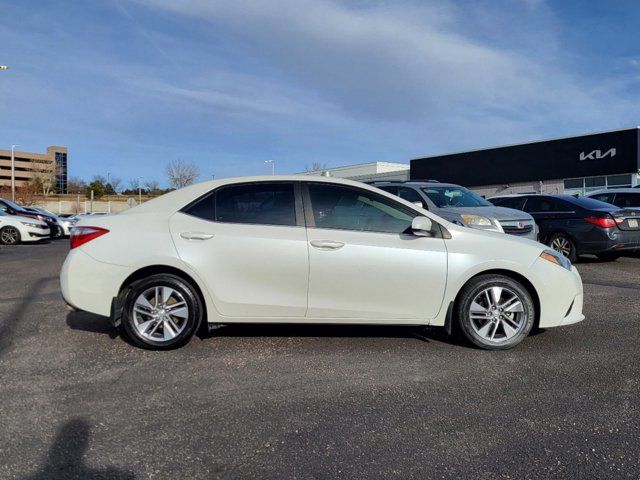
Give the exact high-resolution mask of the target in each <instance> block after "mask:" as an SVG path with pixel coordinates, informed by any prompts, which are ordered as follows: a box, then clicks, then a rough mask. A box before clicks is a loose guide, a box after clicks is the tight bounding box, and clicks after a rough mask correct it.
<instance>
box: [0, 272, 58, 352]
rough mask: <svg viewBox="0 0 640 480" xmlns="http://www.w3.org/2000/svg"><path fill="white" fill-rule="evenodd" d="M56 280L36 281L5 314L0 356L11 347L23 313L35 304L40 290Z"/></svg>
mask: <svg viewBox="0 0 640 480" xmlns="http://www.w3.org/2000/svg"><path fill="white" fill-rule="evenodd" d="M55 280H57V277H46V278H40V279H38V280H36V281H35V282H34V283H33V284H32V285H31V286H30V288H29V290H28V291H27V292H26V293H25V295H24V296H23V297H21V298H19V301H18V303H17V304H16V306H15V308H14V309H12V310H11V311H10V312H9V313H7V315H6V317H5V320H4V323H2V325H0V355H1V354H2V353H3V352H4V350H5V349H6V348H8V347H9V346H10V345H11V342H12V341H13V340H14V335H15V333H16V329H17V327H18V325H20V324H21V323H23V321H24V317H25V312H27V311H28V309H29V306H30V305H32V304H33V303H34V302H37V301H38V299H39V297H40V294H41V291H42V289H43V288H44V286H45V285H46V284H47V283H48V282H52V281H55Z"/></svg>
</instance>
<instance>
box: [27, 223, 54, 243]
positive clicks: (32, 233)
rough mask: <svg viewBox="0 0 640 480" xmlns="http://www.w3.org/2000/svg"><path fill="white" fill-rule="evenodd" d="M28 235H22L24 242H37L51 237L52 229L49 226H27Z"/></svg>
mask: <svg viewBox="0 0 640 480" xmlns="http://www.w3.org/2000/svg"><path fill="white" fill-rule="evenodd" d="M25 231H26V235H22V241H23V242H37V241H38V240H42V239H45V238H49V235H50V234H51V231H50V230H49V229H48V228H34V227H26V228H25Z"/></svg>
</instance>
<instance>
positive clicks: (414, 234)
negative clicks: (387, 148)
mask: <svg viewBox="0 0 640 480" xmlns="http://www.w3.org/2000/svg"><path fill="white" fill-rule="evenodd" d="M60 279H61V284H62V292H63V295H64V298H65V299H66V301H67V303H68V304H69V305H70V306H72V307H73V308H76V309H80V310H86V311H89V312H93V313H96V314H99V315H104V316H109V317H110V318H111V320H112V322H113V323H114V324H115V325H117V326H121V328H122V330H123V331H124V332H125V334H126V335H128V336H129V337H130V338H131V340H132V341H133V342H134V343H136V344H137V345H139V346H141V347H145V348H155V349H168V348H175V347H178V346H181V345H183V344H185V343H186V342H187V341H188V340H189V339H190V338H191V336H192V335H193V334H194V332H195V331H196V330H197V329H198V327H199V325H200V324H201V322H203V321H205V322H208V323H209V325H213V324H220V323H222V324H230V323H331V324H393V325H433V326H443V327H445V328H446V329H447V331H449V332H451V330H452V329H454V328H459V329H460V331H461V332H462V333H463V334H464V335H465V336H466V337H467V338H468V340H469V341H470V342H472V343H473V344H475V345H476V346H478V347H481V348H486V349H506V348H511V347H513V346H515V345H516V344H518V343H519V342H521V341H522V340H523V339H524V338H525V337H526V336H527V335H528V333H529V332H530V331H531V328H532V327H533V326H536V325H537V326H539V327H542V328H546V327H556V326H561V325H569V324H572V323H576V322H579V321H581V320H583V319H584V316H583V315H582V303H583V293H582V281H581V280H580V276H579V274H578V272H577V270H576V269H575V267H573V266H572V265H571V263H570V262H569V261H568V260H567V259H566V258H564V257H563V256H561V255H560V254H558V253H556V252H555V251H553V250H549V249H548V248H547V247H546V246H545V245H542V244H540V243H537V242H534V241H531V240H526V239H522V238H516V237H513V236H511V235H501V234H497V233H492V232H483V231H479V230H474V229H470V228H465V227H461V226H457V225H454V224H452V223H450V222H448V221H446V220H444V219H442V218H440V217H438V216H436V215H434V214H432V213H430V212H429V211H427V210H423V209H421V208H419V207H417V206H416V205H414V204H412V203H410V202H407V201H405V200H402V199H400V198H398V197H396V196H394V195H391V194H388V193H386V192H383V191H381V190H378V189H376V188H374V187H371V186H368V185H364V184H362V183H358V182H352V181H348V180H338V179H332V178H324V177H312V178H302V177H300V176H282V177H253V178H238V179H228V180H216V181H209V182H204V183H200V184H197V185H192V186H190V187H187V188H183V189H181V190H177V191H174V192H171V193H168V194H166V195H163V196H161V197H159V198H157V199H155V200H152V201H149V202H147V203H143V204H141V205H139V206H137V207H135V208H132V209H131V210H128V211H125V212H122V213H120V214H119V215H115V216H105V217H92V218H83V219H82V220H80V221H79V222H78V224H77V225H76V227H75V228H74V229H73V230H72V234H71V251H70V252H69V255H68V256H67V259H66V261H65V263H64V265H63V267H62V272H61V274H60Z"/></svg>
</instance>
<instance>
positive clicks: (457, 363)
mask: <svg viewBox="0 0 640 480" xmlns="http://www.w3.org/2000/svg"><path fill="white" fill-rule="evenodd" d="M67 249H68V246H67V242H66V241H58V242H53V243H50V244H42V245H21V246H17V247H1V248H0V261H1V263H0V265H1V267H0V268H1V275H0V291H1V292H2V295H0V380H1V383H0V385H1V387H0V478H3V479H14V478H15V479H27V478H28V479H58V478H82V479H89V478H91V479H93V478H109V479H133V478H136V479H144V478H159V479H169V478H170V479H175V478H189V479H195V478H207V479H213V478H260V479H270V478H273V479H276V478H277V479H283V478H301V479H306V478H421V479H424V478H477V479H481V478H487V479H488V478H520V479H521V478H551V477H553V478H599V479H602V478H638V477H639V476H640V454H639V453H638V452H639V450H640V434H639V433H638V432H639V431H640V415H639V412H638V407H639V403H640V402H639V401H638V394H639V393H640V388H639V378H640V358H639V357H640V356H639V351H640V348H639V347H638V342H639V340H640V327H639V320H640V296H639V293H640V275H639V273H640V258H622V259H620V260H618V261H617V262H614V263H598V262H595V261H593V262H586V263H581V264H579V265H578V268H579V270H580V273H581V274H582V276H583V280H584V282H585V299H586V300H585V314H586V316H587V319H586V320H585V321H584V322H582V323H581V324H578V325H576V326H573V327H565V328H560V329H549V330H546V331H542V332H539V333H537V334H535V335H533V336H531V337H530V338H528V339H527V340H526V341H525V342H524V344H522V345H521V346H519V347H518V348H516V349H515V350H512V351H508V352H485V351H479V350H475V349H472V348H470V347H468V346H466V345H463V344H459V343H457V342H455V341H450V340H448V339H447V338H446V337H445V336H444V335H443V333H442V332H441V331H440V330H438V329H410V328H395V327H394V328H387V327H346V326H345V327H329V326H252V325H245V326H233V327H231V326H229V327H223V328H221V329H219V330H217V331H216V332H215V333H214V334H212V335H208V334H205V335H200V336H199V337H197V338H194V339H193V341H192V342H191V343H190V344H189V345H187V346H186V347H185V348H182V349H180V350H177V351H172V352H149V351H143V350H140V349H137V348H134V347H132V346H131V345H129V344H128V343H127V342H125V341H123V340H122V339H121V338H120V337H119V336H118V335H117V332H116V331H115V330H113V329H112V328H111V327H110V326H109V324H108V322H107V320H106V319H103V318H101V317H97V316H94V315H90V314H86V313H69V312H67V311H66V310H65V307H64V303H63V301H62V299H61V297H60V289H59V283H58V272H59V269H60V266H61V264H62V262H63V260H64V256H65V254H66V251H67ZM97 274H99V272H97Z"/></svg>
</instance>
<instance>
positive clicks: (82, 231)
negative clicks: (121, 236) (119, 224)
mask: <svg viewBox="0 0 640 480" xmlns="http://www.w3.org/2000/svg"><path fill="white" fill-rule="evenodd" d="M108 232H109V230H107V229H106V228H100V227H73V228H72V229H71V248H76V247H79V246H80V245H84V244H85V243H87V242H90V241H91V240H93V239H94V238H98V237H100V236H102V235H104V234H105V233H108Z"/></svg>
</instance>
